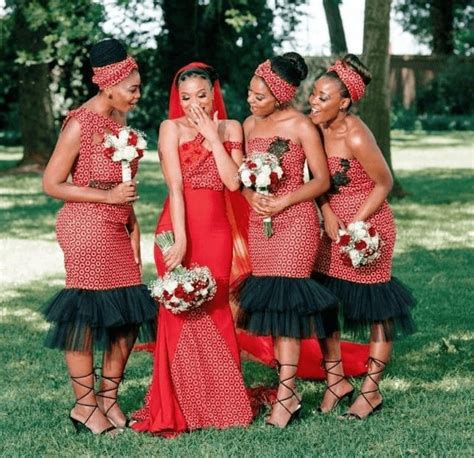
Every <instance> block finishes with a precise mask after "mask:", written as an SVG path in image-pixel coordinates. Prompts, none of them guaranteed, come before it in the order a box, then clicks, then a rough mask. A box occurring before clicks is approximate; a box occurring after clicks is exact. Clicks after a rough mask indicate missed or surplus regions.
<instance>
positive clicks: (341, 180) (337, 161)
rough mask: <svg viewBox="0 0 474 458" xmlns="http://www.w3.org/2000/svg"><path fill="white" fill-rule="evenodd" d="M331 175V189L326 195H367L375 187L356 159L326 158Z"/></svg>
mask: <svg viewBox="0 0 474 458" xmlns="http://www.w3.org/2000/svg"><path fill="white" fill-rule="evenodd" d="M328 167H329V172H330V174H331V187H330V188H329V191H328V194H329V195H330V196H331V195H336V194H344V195H349V194H360V193H364V194H368V193H369V192H370V191H371V190H372V189H373V188H374V186H375V183H374V181H373V180H372V179H371V178H370V177H369V175H368V174H367V172H366V171H365V170H364V168H363V167H362V165H361V163H360V162H359V161H358V160H357V159H355V158H354V159H345V158H342V157H338V156H331V157H329V158H328Z"/></svg>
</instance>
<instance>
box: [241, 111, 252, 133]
mask: <svg viewBox="0 0 474 458" xmlns="http://www.w3.org/2000/svg"><path fill="white" fill-rule="evenodd" d="M242 127H243V128H244V132H246V133H247V132H250V131H251V130H252V129H253V128H254V127H255V116H253V115H251V116H249V117H248V118H247V119H246V120H245V121H244V123H243V124H242Z"/></svg>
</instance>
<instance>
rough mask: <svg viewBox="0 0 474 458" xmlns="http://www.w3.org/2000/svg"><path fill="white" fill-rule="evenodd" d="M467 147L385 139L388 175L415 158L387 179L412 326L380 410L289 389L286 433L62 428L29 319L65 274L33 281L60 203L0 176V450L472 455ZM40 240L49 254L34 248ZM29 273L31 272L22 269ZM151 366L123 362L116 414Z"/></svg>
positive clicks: (31, 184) (148, 221)
mask: <svg viewBox="0 0 474 458" xmlns="http://www.w3.org/2000/svg"><path fill="white" fill-rule="evenodd" d="M430 142H431V146H430V145H429V143H430ZM468 142H469V137H468V136H464V133H462V134H457V133H450V134H446V135H443V136H441V135H437V136H436V135H430V139H429V142H428V144H427V142H426V139H425V140H423V137H422V136H417V134H408V135H404V134H401V133H397V134H396V135H395V141H394V164H395V168H397V162H400V163H405V164H406V157H404V155H406V154H407V151H408V150H409V151H416V152H417V154H416V155H414V156H413V157H414V159H413V170H410V169H409V168H407V167H403V168H402V169H400V170H399V171H398V177H399V179H400V181H401V183H402V185H403V186H404V188H405V189H406V191H408V193H409V194H408V196H407V197H406V198H405V199H403V200H398V201H395V202H393V205H392V206H393V209H394V211H395V214H396V218H397V223H398V244H397V248H396V256H395V259H394V272H395V274H396V275H397V276H398V277H400V278H401V279H402V280H403V281H405V282H406V283H408V284H409V285H411V287H412V288H413V289H414V290H415V293H416V296H417V298H418V301H419V302H418V305H417V307H416V310H415V314H414V315H415V320H416V322H417V325H418V332H417V333H416V334H415V335H413V336H411V337H409V338H407V339H405V340H403V341H401V342H398V343H397V344H396V347H395V352H394V358H393V362H392V363H391V364H390V365H389V366H388V368H387V370H386V377H385V378H384V381H383V382H382V384H381V387H382V391H383V393H384V396H385V405H384V409H383V410H382V412H381V413H380V414H377V415H374V416H373V417H371V418H369V419H368V420H367V421H364V422H355V423H354V422H340V421H338V420H337V419H336V416H335V415H328V416H319V415H314V414H313V413H312V408H313V407H314V406H315V405H316V404H317V403H318V401H319V400H320V399H321V396H322V394H323V391H324V385H323V384H322V383H319V382H311V381H300V382H299V386H300V387H301V390H302V392H303V395H304V408H303V415H302V419H301V420H300V421H299V422H298V423H296V424H295V425H294V426H292V427H290V428H288V429H287V430H284V431H280V430H274V429H269V428H265V427H264V426H263V424H262V423H263V421H262V418H258V419H257V420H256V421H255V423H254V424H253V425H252V426H250V427H249V428H247V429H229V430H226V431H215V430H204V431H198V432H194V433H192V434H185V435H182V436H181V437H179V438H177V439H173V440H164V439H159V438H156V437H152V436H149V435H145V434H135V433H133V432H132V431H127V432H126V433H124V434H123V435H121V436H119V437H116V438H107V437H94V436H91V435H77V436H76V435H75V434H73V430H72V427H71V425H69V423H68V420H67V414H68V411H69V409H70V407H71V405H72V402H73V397H72V393H71V389H70V385H69V381H68V378H67V375H66V370H65V366H64V362H63V359H62V357H61V355H60V354H59V353H57V352H55V351H51V350H46V349H44V348H43V347H42V339H43V336H44V332H45V322H44V320H43V319H42V317H41V314H40V313H39V309H40V307H41V305H42V304H43V303H44V302H45V301H46V300H47V299H48V298H49V297H50V296H51V295H52V294H53V293H54V292H55V291H57V289H58V288H60V287H61V284H62V280H63V274H62V272H61V266H59V267H56V266H53V267H54V268H51V269H49V270H48V273H47V274H44V275H42V274H41V269H44V270H45V271H46V270H47V269H46V267H47V263H48V262H49V263H52V262H53V261H52V260H51V259H52V258H51V257H50V256H49V254H50V253H48V252H47V251H48V250H49V248H48V247H55V242H54V216H55V212H56V211H57V209H58V208H59V205H58V203H56V202H54V201H52V200H51V199H48V198H46V197H44V196H43V195H42V193H41V188H40V177H39V176H38V175H35V174H25V175H9V174H6V173H4V174H3V175H0V195H1V200H0V205H1V209H2V218H3V219H2V222H3V224H2V234H3V235H2V236H1V237H2V239H1V240H2V244H4V243H5V244H6V243H7V242H8V247H10V248H8V249H4V250H2V255H1V256H2V263H4V267H2V272H3V273H2V275H4V277H2V280H5V286H4V287H3V288H2V299H1V303H0V320H1V324H2V332H1V334H0V364H1V367H2V377H1V378H0V443H1V444H2V448H1V450H0V454H1V455H2V456H160V457H162V456H166V457H168V456H170V457H171V456H173V457H175V456H176V457H178V456H186V455H188V456H196V457H201V456H259V457H275V456H278V457H280V456H281V457H288V456H295V457H296V456H298V457H299V456H328V457H329V456H338V457H339V456H341V457H346V456H390V457H391V456H411V455H413V456H461V457H464V456H465V457H467V456H472V455H473V453H474V444H473V440H472V432H471V431H472V429H473V426H474V425H473V421H472V418H473V417H472V412H473V410H474V402H473V396H472V392H473V389H474V382H473V377H472V373H473V372H472V371H473V369H474V367H473V360H472V354H473V351H474V345H473V341H474V325H473V320H472V312H471V308H472V304H473V302H474V297H473V293H472V291H473V284H472V278H473V272H472V266H473V265H474V247H473V241H472V240H473V239H472V234H473V231H474V228H473V223H472V221H473V219H472V204H471V202H472V190H473V179H472V170H471V169H470V167H471V164H469V163H466V161H465V160H460V159H459V157H460V156H459V155H457V154H456V151H458V149H463V148H468ZM404 145H406V147H405V146H404ZM417 145H419V146H417ZM440 145H442V146H440ZM15 154H18V152H13V153H10V154H8V155H7V154H3V153H0V158H3V157H4V158H5V162H7V161H8V163H9V164H13V163H14V161H15V158H16V156H15ZM410 155H411V153H410ZM424 155H430V156H433V155H439V157H441V156H442V155H449V156H450V157H452V158H454V159H453V161H451V162H452V163H451V167H450V168H444V167H443V168H430V169H425V168H423V167H422V166H423V161H424V159H423V157H424ZM12 157H13V159H12ZM464 157H465V156H464ZM404 161H405V162H404ZM417 161H418V162H417ZM1 163H2V161H1V160H0V164H1ZM0 168H5V167H3V164H2V165H0ZM139 180H140V195H141V199H140V201H139V202H138V203H137V204H136V210H137V213H138V215H139V218H140V222H141V226H142V231H143V233H144V234H145V236H146V237H148V238H150V234H151V233H152V231H153V230H154V226H155V223H156V217H157V215H158V213H159V211H160V209H161V203H162V200H163V196H164V188H163V182H162V178H161V176H160V175H159V173H158V168H157V166H156V163H155V162H154V161H151V160H150V161H147V162H144V163H143V164H142V168H141V171H140V177H139ZM469 233H470V235H469ZM146 237H145V238H146ZM40 242H41V243H43V245H39V244H40ZM4 246H7V245H4ZM12 246H13V249H11V247H12ZM38 246H41V247H43V246H45V247H46V248H47V249H46V250H44V252H41V251H38ZM15 247H19V248H18V249H15ZM20 249H21V250H24V251H23V252H21V251H19V250H20ZM42 249H43V248H42ZM51 249H52V248H51ZM148 249H149V248H148ZM20 261H21V262H20ZM35 265H39V268H40V273H39V274H38V273H37V272H36V271H35V270H32V269H34V266H35ZM10 266H14V268H13V267H10ZM145 268H146V272H145V278H146V279H149V278H151V276H152V275H153V271H154V267H153V264H152V262H151V258H150V257H149V259H148V261H147V263H146V265H145ZM32 272H34V275H33V273H32ZM151 369H152V368H151V358H150V356H149V355H147V354H143V353H134V354H133V355H132V357H131V359H130V363H129V365H128V369H127V380H126V381H125V382H124V384H123V388H122V391H121V404H122V406H123V408H124V410H125V411H127V412H131V411H133V410H135V409H137V408H139V407H140V406H141V402H142V400H143V395H144V393H145V390H146V387H147V384H148V381H149V378H150V373H151ZM244 373H245V379H246V382H247V383H248V384H249V385H254V384H258V383H272V382H273V381H275V376H274V374H273V372H272V371H271V370H269V369H268V368H265V367H262V366H260V365H258V364H255V363H250V362H246V363H244ZM359 382H360V381H359V380H358V381H356V383H359Z"/></svg>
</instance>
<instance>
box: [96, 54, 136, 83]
mask: <svg viewBox="0 0 474 458" xmlns="http://www.w3.org/2000/svg"><path fill="white" fill-rule="evenodd" d="M136 68H138V65H137V63H136V62H135V59H134V58H133V57H131V56H128V57H127V58H126V59H125V60H122V61H120V62H116V63H115V64H110V65H105V66H103V67H92V70H93V71H94V76H93V77H92V82H93V83H95V84H97V86H99V89H100V90H104V89H107V88H109V87H112V86H115V85H116V84H118V83H120V81H122V80H124V79H125V78H126V77H127V76H128V75H130V73H131V72H132V70H135V69H136Z"/></svg>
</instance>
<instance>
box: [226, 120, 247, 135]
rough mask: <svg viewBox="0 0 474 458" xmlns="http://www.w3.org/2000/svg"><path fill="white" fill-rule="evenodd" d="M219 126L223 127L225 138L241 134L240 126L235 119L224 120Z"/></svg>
mask: <svg viewBox="0 0 474 458" xmlns="http://www.w3.org/2000/svg"><path fill="white" fill-rule="evenodd" d="M221 124H222V125H223V127H224V132H225V137H226V138H230V137H235V136H236V135H240V134H241V132H242V126H241V124H240V122H239V121H237V120H235V119H226V120H223V121H221Z"/></svg>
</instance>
